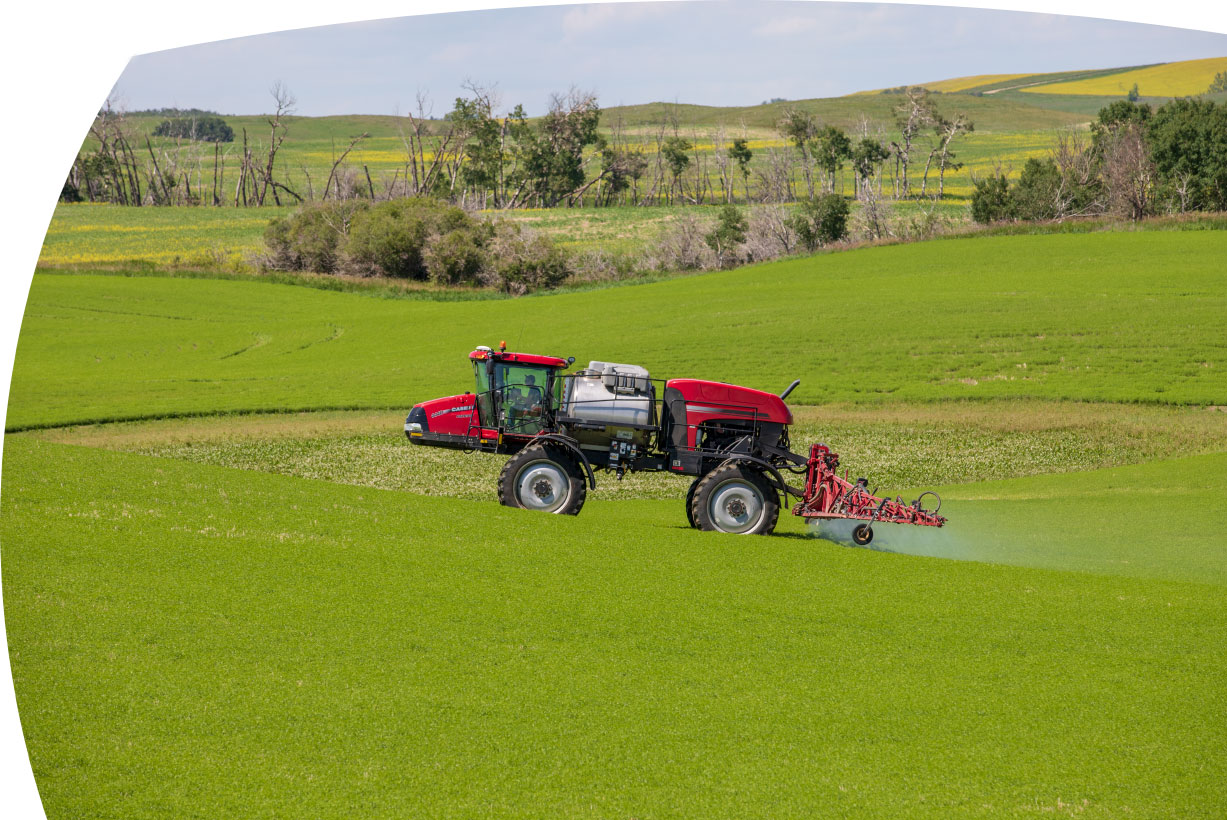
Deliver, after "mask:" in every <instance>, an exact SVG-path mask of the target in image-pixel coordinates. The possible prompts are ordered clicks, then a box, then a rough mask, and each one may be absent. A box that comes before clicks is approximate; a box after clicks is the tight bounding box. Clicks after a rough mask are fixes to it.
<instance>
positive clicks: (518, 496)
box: [498, 445, 588, 515]
mask: <svg viewBox="0 0 1227 820" xmlns="http://www.w3.org/2000/svg"><path fill="white" fill-rule="evenodd" d="M587 496H588V486H587V485H586V484H585V483H584V473H583V470H582V469H581V468H580V466H579V464H577V463H576V461H575V459H574V458H572V457H571V455H570V454H569V453H567V452H566V451H565V450H563V449H561V448H559V447H553V446H550V445H534V446H532V447H526V448H524V449H523V450H521V451H520V452H518V453H516V454H515V455H514V456H512V457H511V458H509V459H507V463H506V464H504V465H503V471H502V472H501V473H499V477H498V500H499V503H500V504H502V505H503V506H504V507H518V508H519V509H522V510H537V511H538V512H547V513H553V514H554V515H578V514H579V511H580V510H581V509H583V506H584V501H585V500H586V499H587Z"/></svg>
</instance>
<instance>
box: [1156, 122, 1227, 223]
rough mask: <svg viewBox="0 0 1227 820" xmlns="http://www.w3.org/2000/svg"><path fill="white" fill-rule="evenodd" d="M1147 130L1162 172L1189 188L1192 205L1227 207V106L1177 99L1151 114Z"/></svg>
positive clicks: (1174, 183) (1188, 200)
mask: <svg viewBox="0 0 1227 820" xmlns="http://www.w3.org/2000/svg"><path fill="white" fill-rule="evenodd" d="M1146 136H1147V141H1148V143H1149V145H1150V150H1151V157H1152V159H1153V160H1154V164H1155V167H1156V169H1157V170H1158V173H1159V176H1160V178H1161V179H1162V180H1163V181H1164V182H1165V183H1166V184H1167V185H1168V186H1173V187H1179V188H1180V189H1181V190H1182V191H1183V192H1184V193H1183V194H1182V198H1183V199H1184V204H1185V205H1186V207H1188V208H1190V209H1193V210H1214V211H1222V210H1227V106H1223V105H1218V104H1216V103H1215V102H1214V101H1213V100H1202V99H1176V100H1172V101H1171V102H1169V103H1166V104H1165V105H1163V106H1161V107H1160V108H1159V110H1158V111H1156V112H1155V114H1154V116H1153V117H1152V118H1150V120H1149V123H1148V127H1147V131H1146Z"/></svg>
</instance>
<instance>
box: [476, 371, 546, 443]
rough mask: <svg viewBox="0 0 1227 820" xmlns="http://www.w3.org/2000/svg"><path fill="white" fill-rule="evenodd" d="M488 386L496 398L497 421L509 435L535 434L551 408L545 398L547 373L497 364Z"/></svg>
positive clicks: (539, 429)
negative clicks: (491, 382)
mask: <svg viewBox="0 0 1227 820" xmlns="http://www.w3.org/2000/svg"><path fill="white" fill-rule="evenodd" d="M492 369H493V371H494V383H493V384H492V385H490V387H491V389H492V390H493V391H494V394H495V396H497V398H498V407H499V420H500V421H501V422H502V425H501V426H502V427H503V428H504V429H505V430H506V431H507V432H509V433H519V434H521V435H536V434H537V433H539V432H541V430H542V421H543V416H544V414H545V413H547V412H548V411H549V409H550V403H549V401H548V397H547V395H546V390H548V389H549V381H550V378H549V377H550V370H549V368H547V367H541V366H539V365H523V364H511V363H506V362H497V363H495V364H494V367H493V368H492Z"/></svg>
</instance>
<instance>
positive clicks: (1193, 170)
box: [971, 98, 1227, 223]
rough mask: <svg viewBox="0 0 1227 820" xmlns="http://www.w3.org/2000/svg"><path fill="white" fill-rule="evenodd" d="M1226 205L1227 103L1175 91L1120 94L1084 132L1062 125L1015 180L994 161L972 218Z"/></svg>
mask: <svg viewBox="0 0 1227 820" xmlns="http://www.w3.org/2000/svg"><path fill="white" fill-rule="evenodd" d="M1224 210H1227V106H1223V105H1218V104H1216V103H1215V102H1214V101H1213V100H1207V99H1199V98H1181V99H1175V100H1172V101H1170V102H1168V103H1165V104H1163V105H1162V106H1159V107H1158V108H1157V109H1156V108H1153V107H1152V106H1151V105H1150V104H1149V103H1140V102H1135V101H1130V100H1127V99H1126V100H1118V101H1116V102H1114V103H1112V104H1111V105H1108V106H1106V107H1105V108H1103V109H1101V110H1100V111H1099V113H1098V115H1097V117H1096V119H1095V122H1094V123H1093V124H1092V126H1091V129H1090V131H1089V132H1078V131H1068V132H1064V133H1062V134H1061V135H1060V136H1059V137H1058V140H1057V142H1056V145H1055V146H1054V148H1053V150H1052V151H1051V154H1050V156H1048V157H1046V158H1044V159H1036V158H1032V159H1029V160H1027V163H1026V165H1024V167H1023V169H1022V173H1021V174H1020V175H1019V178H1018V179H1017V181H1011V180H1009V179H1008V178H1007V175H1006V173H1005V171H1004V169H1001V168H998V169H997V171H996V172H995V173H994V174H992V175H991V176H989V177H986V178H983V179H978V180H976V181H975V191H974V193H973V194H972V198H971V211H972V217H973V218H974V219H975V220H976V221H977V222H984V223H987V222H999V221H1006V220H1019V219H1021V220H1062V219H1069V218H1072V217H1080V216H1101V215H1107V214H1114V215H1118V216H1122V217H1125V218H1128V219H1132V220H1140V219H1143V218H1144V217H1147V216H1150V215H1152V214H1156V213H1161V212H1167V213H1187V212H1189V211H1224Z"/></svg>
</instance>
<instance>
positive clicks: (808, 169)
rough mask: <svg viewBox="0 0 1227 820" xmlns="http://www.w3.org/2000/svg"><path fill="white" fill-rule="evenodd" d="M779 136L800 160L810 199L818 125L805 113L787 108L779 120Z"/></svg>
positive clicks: (812, 190)
mask: <svg viewBox="0 0 1227 820" xmlns="http://www.w3.org/2000/svg"><path fill="white" fill-rule="evenodd" d="M777 127H778V128H779V131H780V134H782V135H783V137H784V138H785V139H786V140H788V141H789V142H791V143H792V145H793V148H795V149H796V151H797V155H798V156H799V157H800V158H801V171H802V173H804V175H805V189H806V192H807V194H808V195H809V196H810V197H813V195H814V170H813V163H814V157H813V153H812V149H813V143H814V137H816V136H817V135H818V123H816V122H815V121H814V117H813V115H812V114H810V113H809V112H807V111H800V110H798V109H796V108H789V109H788V110H786V111H785V112H784V116H783V117H781V118H780V121H779V124H778V126H777Z"/></svg>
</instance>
